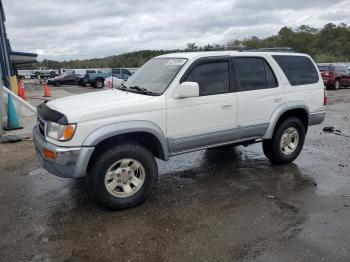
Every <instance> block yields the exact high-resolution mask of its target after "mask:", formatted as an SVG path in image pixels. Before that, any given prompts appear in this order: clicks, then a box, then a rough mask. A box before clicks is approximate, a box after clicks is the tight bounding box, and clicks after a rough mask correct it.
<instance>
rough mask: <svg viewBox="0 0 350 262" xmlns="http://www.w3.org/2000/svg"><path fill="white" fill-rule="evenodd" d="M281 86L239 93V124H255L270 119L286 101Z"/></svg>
mask: <svg viewBox="0 0 350 262" xmlns="http://www.w3.org/2000/svg"><path fill="white" fill-rule="evenodd" d="M283 100H284V93H283V91H282V88H281V87H278V88H271V89H261V90H252V91H246V92H238V93H237V103H238V112H237V115H238V116H237V123H238V125H253V124H260V123H266V122H268V121H269V119H270V117H271V115H272V113H273V111H274V110H275V109H276V108H277V107H278V106H279V105H280V104H281V103H283V102H284V101H283Z"/></svg>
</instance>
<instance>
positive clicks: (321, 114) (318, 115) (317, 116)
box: [309, 110, 326, 126]
mask: <svg viewBox="0 0 350 262" xmlns="http://www.w3.org/2000/svg"><path fill="white" fill-rule="evenodd" d="M325 117H326V111H324V110H322V111H317V112H312V113H310V116H309V126H313V125H318V124H321V123H322V122H323V120H324V119H325Z"/></svg>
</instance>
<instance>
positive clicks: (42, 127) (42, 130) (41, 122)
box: [38, 117, 45, 137]
mask: <svg viewBox="0 0 350 262" xmlns="http://www.w3.org/2000/svg"><path fill="white" fill-rule="evenodd" d="M38 127H39V132H40V134H41V135H42V136H44V137H45V120H43V119H42V118H40V117H38Z"/></svg>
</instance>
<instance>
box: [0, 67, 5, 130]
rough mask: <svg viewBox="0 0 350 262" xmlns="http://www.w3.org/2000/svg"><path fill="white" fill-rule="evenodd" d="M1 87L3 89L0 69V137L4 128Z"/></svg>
mask: <svg viewBox="0 0 350 262" xmlns="http://www.w3.org/2000/svg"><path fill="white" fill-rule="evenodd" d="M2 87H3V82H2V71H1V67H0V136H1V135H2V134H3V133H4V127H3V120H4V109H5V106H4V99H3V95H2Z"/></svg>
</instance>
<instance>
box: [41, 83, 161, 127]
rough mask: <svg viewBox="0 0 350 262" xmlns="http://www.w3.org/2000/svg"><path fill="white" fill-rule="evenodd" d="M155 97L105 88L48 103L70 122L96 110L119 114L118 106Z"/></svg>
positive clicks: (137, 102) (94, 112)
mask: <svg viewBox="0 0 350 262" xmlns="http://www.w3.org/2000/svg"><path fill="white" fill-rule="evenodd" d="M152 98H154V97H153V96H147V95H143V94H137V93H130V92H125V91H121V90H115V89H110V90H104V91H99V92H91V93H86V94H80V95H73V96H69V97H65V98H60V99H57V100H53V101H50V102H48V103H47V106H49V107H50V108H51V109H53V110H56V111H58V112H61V113H63V114H64V115H65V116H66V117H67V118H68V121H69V122H75V121H77V120H78V119H79V118H84V116H85V117H86V116H89V115H90V116H92V115H96V112H101V113H102V112H103V111H106V114H104V116H107V115H108V113H109V114H114V115H115V114H118V110H117V109H118V108H120V107H125V106H127V105H131V104H135V105H138V104H139V103H141V102H144V101H147V100H150V99H152Z"/></svg>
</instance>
